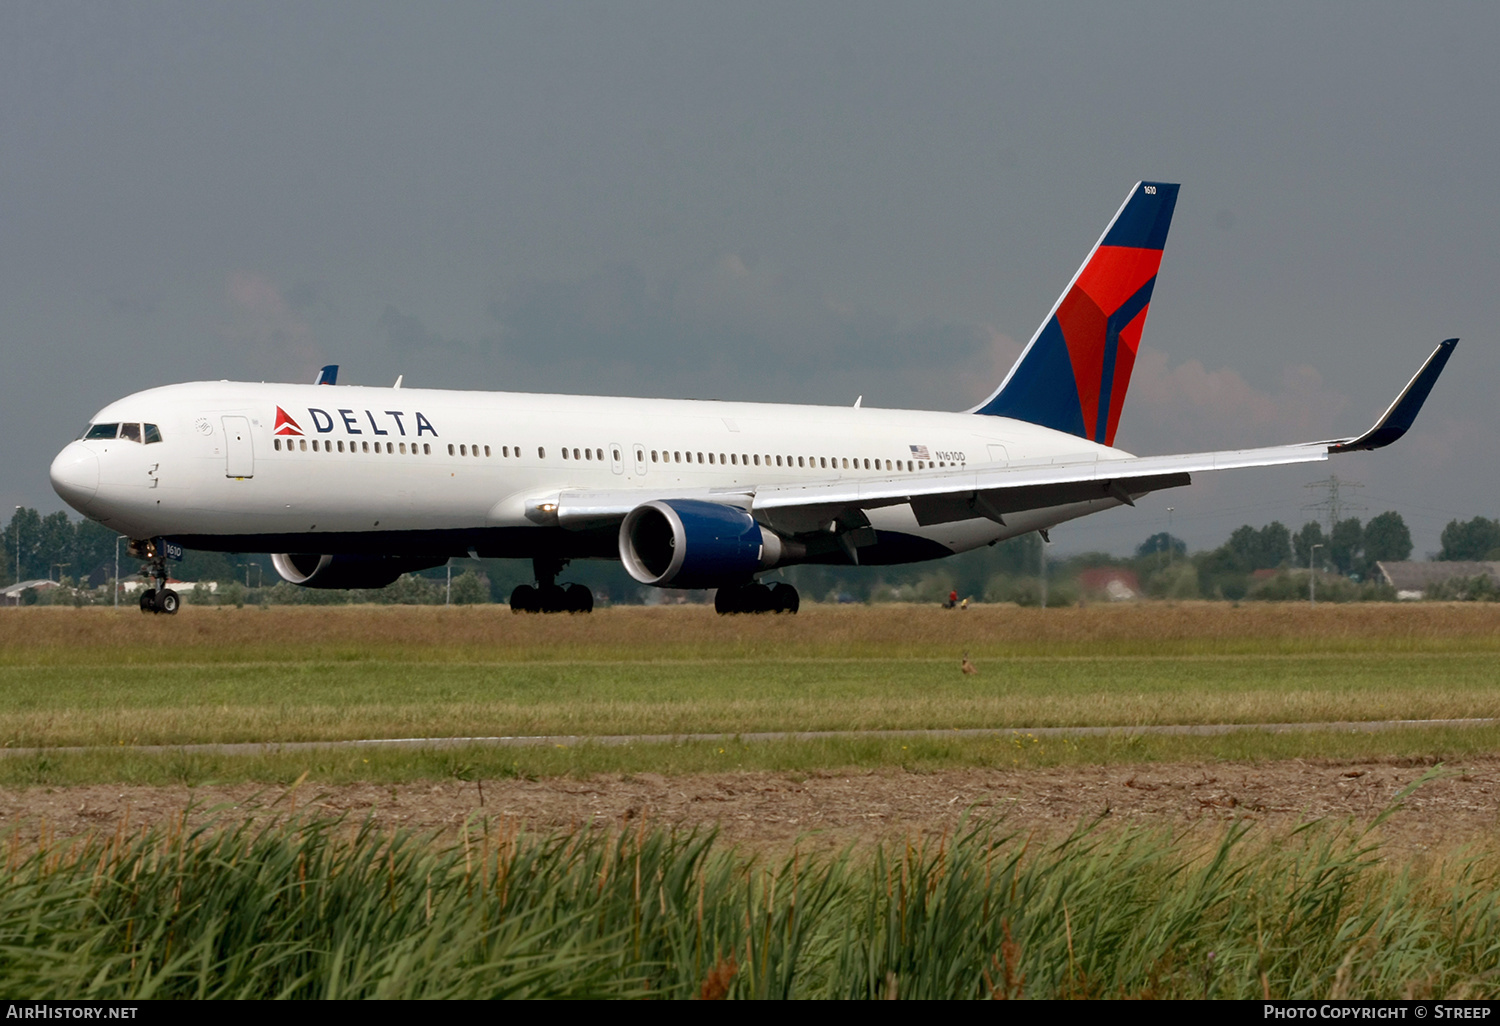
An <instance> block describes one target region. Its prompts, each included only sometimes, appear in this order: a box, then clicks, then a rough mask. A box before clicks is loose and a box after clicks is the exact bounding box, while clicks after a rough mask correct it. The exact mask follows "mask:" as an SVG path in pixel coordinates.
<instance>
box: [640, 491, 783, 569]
mask: <svg viewBox="0 0 1500 1026" xmlns="http://www.w3.org/2000/svg"><path fill="white" fill-rule="evenodd" d="M781 554H782V545H781V539H780V538H779V537H778V536H777V535H776V534H775V533H773V532H771V531H768V530H765V529H764V528H762V527H761V526H760V525H759V524H757V523H756V522H755V518H754V517H752V516H751V515H750V514H749V513H747V512H745V511H744V510H742V509H740V508H739V507H737V506H727V505H724V504H723V503H719V502H707V501H704V500H702V499H658V500H655V501H653V502H646V503H642V504H641V505H639V506H637V507H636V508H635V509H633V510H631V511H630V512H629V513H628V514H627V515H626V517H625V522H624V523H622V524H621V525H620V562H622V563H624V564H625V569H626V571H627V572H629V574H630V576H631V577H634V578H635V579H636V580H638V581H640V582H641V583H642V584H654V585H656V586H657V587H659V588H717V587H721V586H724V585H731V584H740V583H743V582H745V581H748V580H749V579H750V578H751V576H752V575H753V574H755V573H756V572H757V571H760V570H765V569H768V568H770V567H773V566H775V565H776V564H777V563H778V562H779V561H780V559H781Z"/></svg>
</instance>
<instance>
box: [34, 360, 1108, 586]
mask: <svg viewBox="0 0 1500 1026" xmlns="http://www.w3.org/2000/svg"><path fill="white" fill-rule="evenodd" d="M278 421H280V424H278ZM91 423H92V424H94V425H102V424H111V423H120V424H152V425H155V426H156V427H157V429H158V431H159V434H160V438H161V440H160V441H159V442H151V443H147V442H144V441H136V440H134V439H130V438H124V437H116V438H113V439H102V440H101V439H94V440H90V439H87V438H82V439H80V440H78V441H75V442H73V443H71V444H70V445H68V446H67V448H65V449H64V450H63V451H62V452H61V453H60V454H59V455H58V457H57V459H56V461H55V462H54V464H53V471H52V476H53V483H54V486H55V487H56V488H57V490H58V493H59V494H60V495H62V496H63V498H64V499H65V500H66V501H67V502H68V503H69V504H70V505H72V506H74V507H75V508H77V509H78V510H80V511H81V512H83V513H84V514H85V515H87V516H89V517H91V518H92V519H94V520H97V521H99V522H100V523H102V524H104V525H105V526H107V527H110V528H111V529H113V530H116V531H118V532H119V533H121V534H124V535H127V536H129V537H131V538H140V539H144V538H152V537H159V536H166V537H172V536H177V537H185V538H188V539H193V540H194V541H190V542H189V544H197V545H198V546H200V547H205V548H221V549H226V550H231V551H258V550H261V551H264V549H260V548H259V547H258V546H257V545H256V544H255V542H256V540H257V539H273V540H274V541H268V542H267V544H273V543H274V544H277V545H284V544H286V543H287V540H288V539H289V538H297V539H301V543H300V545H299V546H298V547H296V548H293V549H289V551H305V552H319V551H326V548H320V542H319V539H320V536H335V535H336V536H339V537H340V538H347V536H350V535H366V534H368V535H376V534H378V535H379V536H381V537H385V538H389V537H392V536H394V535H405V534H408V533H410V534H412V535H413V536H418V535H428V534H431V533H433V532H455V531H456V532H462V531H475V530H483V529H496V528H505V529H513V530H511V531H503V532H499V533H498V534H497V535H495V537H497V538H498V537H499V536H500V535H504V536H505V541H504V542H503V543H501V542H497V543H496V544H493V545H485V546H484V547H485V548H489V549H490V550H491V551H489V552H481V554H485V555H496V556H502V555H503V556H513V557H522V556H526V555H528V552H527V551H526V548H527V545H526V538H527V537H528V534H530V533H531V532H537V531H542V530H549V529H548V528H546V527H544V526H542V525H539V524H538V523H537V522H536V521H535V518H534V516H533V517H528V516H527V513H528V509H530V508H532V507H534V505H535V503H536V502H537V501H538V500H539V499H545V497H547V496H555V495H557V494H559V493H561V492H567V491H570V490H587V491H601V490H603V491H611V492H620V491H631V490H638V491H640V493H641V495H642V501H645V500H646V499H647V498H659V497H662V496H671V495H673V494H674V493H676V492H678V491H681V492H683V493H689V492H694V493H697V492H701V491H703V490H705V489H721V490H728V491H745V492H753V490H754V489H755V488H756V487H757V486H766V485H772V484H781V485H784V484H788V483H796V482H800V481H805V482H808V483H823V482H829V481H839V480H847V479H850V478H864V479H872V480H873V479H882V480H889V479H891V478H893V477H899V476H900V475H902V474H910V473H920V472H921V471H923V470H928V469H933V468H939V467H953V466H967V467H971V468H972V467H981V466H986V465H988V466H994V465H1015V464H1029V463H1035V462H1047V461H1049V460H1052V459H1061V458H1068V457H1071V458H1075V459H1076V458H1078V457H1080V456H1084V455H1092V457H1093V458H1097V459H1100V460H1104V459H1112V458H1124V457H1127V456H1128V455H1129V454H1127V453H1124V452H1122V451H1121V450H1118V449H1112V448H1109V447H1106V446H1102V445H1098V444H1096V443H1093V442H1089V441H1086V440H1084V439H1080V438H1077V437H1075V436H1073V435H1069V434H1064V433H1061V432H1058V431H1053V430H1049V429H1047V428H1041V427H1037V426H1035V425H1032V424H1026V423H1022V422H1020V421H1016V420H1010V419H1007V418H1001V417H990V416H978V415H973V414H963V413H933V412H922V411H912V410H883V409H872V408H857V407H854V408H851V407H829V406H793V405H779V404H763V403H744V402H714V401H699V400H665V399H626V398H599V397H584V396H566V395H539V394H528V393H504V392H501V393H496V392H477V391H446V390H435V389H392V388H366V387H359V386H333V387H326V386H316V385H291V384H266V383H260V384H256V383H243V382H227V381H225V382H193V383H188V384H180V385H168V386H165V387H162V388H155V389H150V390H148V391H144V392H138V393H136V394H134V395H131V396H127V397H126V398H124V399H121V400H119V401H118V402H114V403H111V404H110V405H108V406H106V407H105V408H104V409H102V410H100V411H99V412H98V413H97V414H96V415H95V416H94V418H93V420H92V422H91ZM1113 504H1114V503H1105V504H1102V505H1096V506H1095V507H1094V508H1104V506H1107V505H1113ZM1039 512H1041V511H1039ZM1080 512H1084V511H1082V510H1078V511H1067V512H1065V511H1062V510H1059V511H1058V515H1056V516H1054V517H1050V518H1049V517H1047V516H1045V515H1043V516H1041V518H1040V519H1038V518H1037V517H1028V518H1024V519H1023V520H1021V521H1018V522H1016V523H1012V524H1009V525H1007V526H1002V525H1001V524H998V523H996V522H995V521H993V520H990V519H985V518H975V519H972V520H964V521H959V522H955V523H947V524H941V525H937V526H930V527H920V526H918V525H917V522H916V519H915V518H914V516H913V514H912V511H911V509H910V507H908V506H904V505H898V506H891V507H888V508H884V509H879V510H873V511H872V512H871V516H870V520H871V523H872V526H874V527H875V528H877V529H878V530H881V531H887V532H895V533H898V534H900V535H902V536H906V537H910V538H914V539H924V540H925V541H926V542H928V543H936V544H937V545H939V546H941V547H942V548H943V549H945V550H947V551H950V552H957V551H963V550H966V549H971V548H974V547H976V546H979V545H984V544H988V543H991V542H993V541H995V540H997V539H999V538H1004V537H1009V536H1012V535H1015V534H1018V533H1021V532H1022V531H1023V530H1034V529H1036V528H1037V527H1046V526H1050V524H1052V523H1056V522H1058V521H1059V520H1062V519H1067V518H1068V517H1070V516H1076V515H1078V514H1079V513H1080ZM550 530H552V531H554V532H555V531H556V528H551V529H550ZM537 537H540V536H539V535H538V536H537ZM329 540H332V539H329ZM473 547H474V546H473V545H470V544H467V543H466V544H465V546H464V548H467V549H472V548H473ZM502 549H503V550H504V551H500V550H502ZM461 551H462V550H461ZM455 554H458V553H455ZM578 554H579V555H585V554H590V553H584V552H580V553H578ZM592 554H601V553H598V552H594V553H592ZM874 555H875V553H871V556H874ZM870 561H872V562H885V561H887V560H884V559H879V558H875V559H872V560H870ZM889 561H899V560H898V559H891V560H889Z"/></svg>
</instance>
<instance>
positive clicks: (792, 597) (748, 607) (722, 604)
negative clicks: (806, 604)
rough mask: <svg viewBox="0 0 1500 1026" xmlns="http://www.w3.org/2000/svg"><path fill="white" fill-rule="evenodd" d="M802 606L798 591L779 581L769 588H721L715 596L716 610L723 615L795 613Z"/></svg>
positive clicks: (761, 586)
mask: <svg viewBox="0 0 1500 1026" xmlns="http://www.w3.org/2000/svg"><path fill="white" fill-rule="evenodd" d="M801 604H802V601H801V598H800V597H799V596H798V595H797V589H796V588H794V587H792V586H791V585H790V584H785V583H783V582H781V581H777V582H776V583H775V584H772V585H770V586H769V587H768V586H766V585H764V584H759V583H751V584H742V585H740V586H738V587H734V588H720V589H719V592H718V594H717V595H715V596H714V609H716V610H718V611H719V612H720V613H721V614H726V615H727V614H729V613H795V612H796V611H797V609H798V607H800V606H801Z"/></svg>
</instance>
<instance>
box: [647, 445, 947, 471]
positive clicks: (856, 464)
mask: <svg viewBox="0 0 1500 1026" xmlns="http://www.w3.org/2000/svg"><path fill="white" fill-rule="evenodd" d="M694 456H696V457H697V460H696V461H695V460H694V458H693V457H694ZM703 456H704V454H703V453H701V452H700V453H691V452H689V453H683V452H681V451H679V450H676V449H674V450H672V451H670V452H668V451H667V450H665V449H663V450H660V451H658V450H656V449H652V450H651V462H652V463H657V462H661V463H693V462H698V463H703V462H705V460H704V458H703ZM718 456H719V459H718V462H719V464H720V465H728V466H731V467H734V466H744V467H749V466H756V467H760V466H766V467H770V466H777V467H803V468H812V469H813V470H839V469H843V470H860V469H864V470H881V469H885V470H929V469H931V468H933V467H946V466H947V463H946V462H933V461H931V460H883V461H882V460H878V459H865V460H863V461H861V459H860V458H859V457H849V456H785V457H782V456H773V455H772V454H771V453H766V454H765V462H764V463H762V462H761V455H760V454H759V453H734V452H732V453H729V454H728V456H727V457H726V456H725V454H724V453H722V452H721V453H719V454H718ZM684 457H686V458H685V459H684ZM773 460H774V461H775V462H774V463H773V462H772V461H773ZM783 460H784V461H785V462H783ZM706 462H708V463H709V464H712V463H713V462H714V454H713V453H709V454H708V459H707V461H706ZM861 463H863V468H861ZM882 463H883V464H884V467H882Z"/></svg>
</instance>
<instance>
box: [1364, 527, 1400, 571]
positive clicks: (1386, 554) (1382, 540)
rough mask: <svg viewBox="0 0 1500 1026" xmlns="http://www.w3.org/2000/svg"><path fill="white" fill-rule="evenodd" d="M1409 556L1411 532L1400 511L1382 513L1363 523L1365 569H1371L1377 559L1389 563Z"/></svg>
mask: <svg viewBox="0 0 1500 1026" xmlns="http://www.w3.org/2000/svg"><path fill="white" fill-rule="evenodd" d="M1410 556H1411V532H1410V531H1409V530H1407V529H1406V521H1405V520H1402V519H1401V514H1400V513H1396V512H1387V513H1382V514H1380V515H1379V516H1378V517H1373V518H1371V520H1370V522H1369V523H1368V524H1366V525H1365V562H1366V564H1367V571H1373V570H1374V568H1375V563H1376V562H1377V561H1378V562H1383V563H1390V562H1395V561H1400V560H1403V559H1407V558H1409V557H1410ZM1367 576H1368V573H1367Z"/></svg>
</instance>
